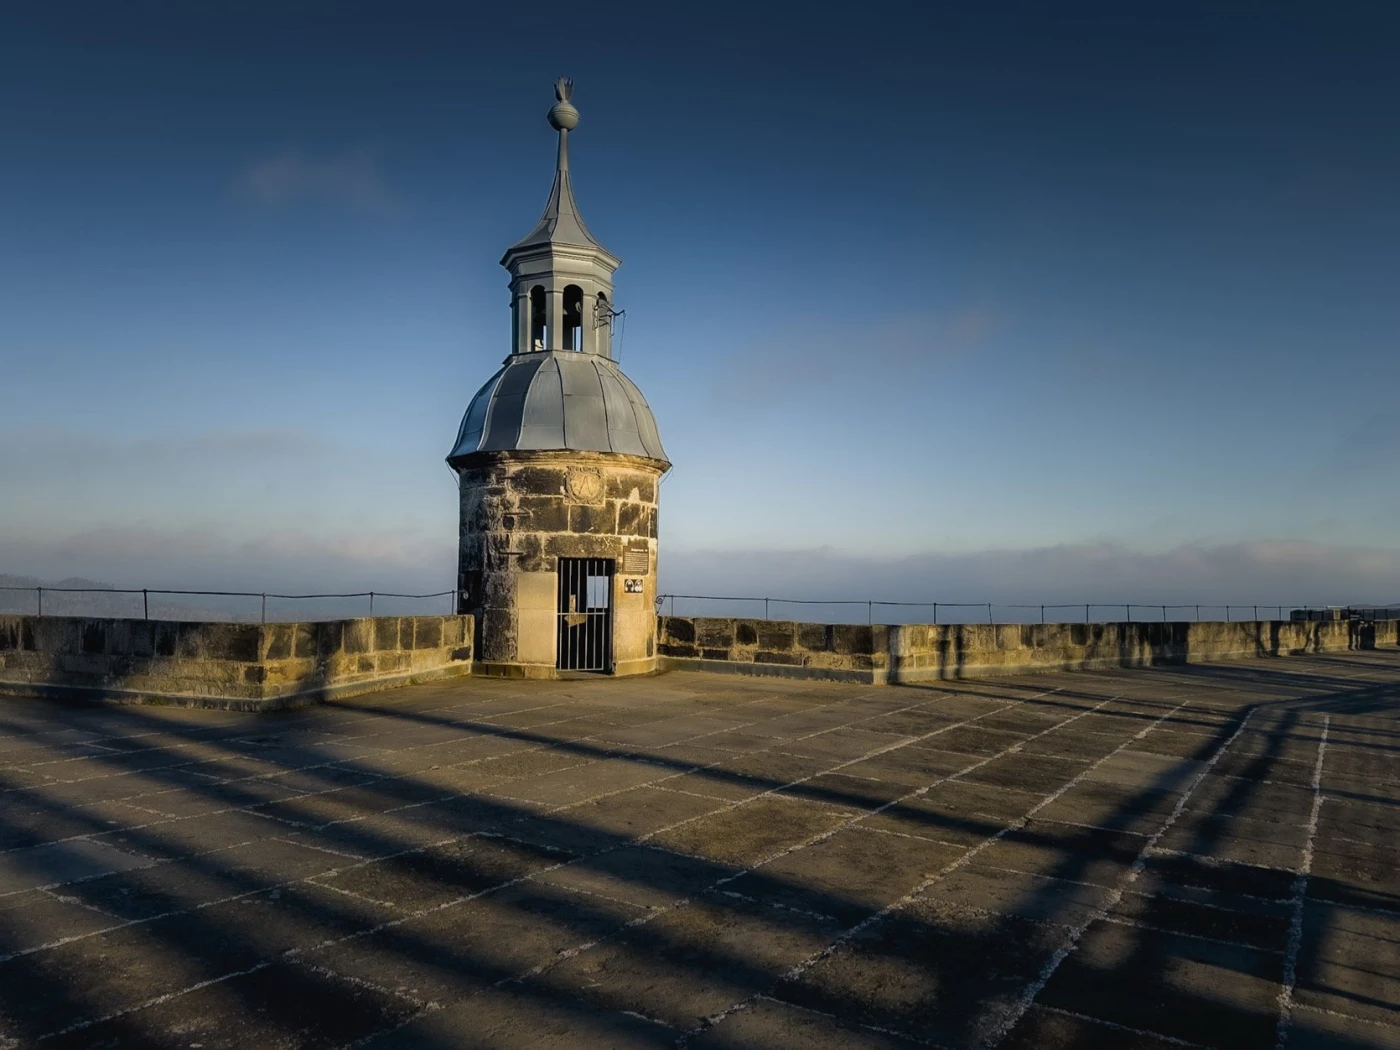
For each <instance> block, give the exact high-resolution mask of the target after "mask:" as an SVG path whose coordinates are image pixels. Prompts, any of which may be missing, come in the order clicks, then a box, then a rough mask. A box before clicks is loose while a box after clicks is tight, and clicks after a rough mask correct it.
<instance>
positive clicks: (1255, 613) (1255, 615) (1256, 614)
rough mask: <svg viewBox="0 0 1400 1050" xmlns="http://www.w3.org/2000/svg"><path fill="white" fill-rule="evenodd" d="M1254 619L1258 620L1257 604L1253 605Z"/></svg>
mask: <svg viewBox="0 0 1400 1050" xmlns="http://www.w3.org/2000/svg"><path fill="white" fill-rule="evenodd" d="M1254 619H1255V621H1256V622H1258V620H1259V606H1257V605H1256V606H1255V607H1254Z"/></svg>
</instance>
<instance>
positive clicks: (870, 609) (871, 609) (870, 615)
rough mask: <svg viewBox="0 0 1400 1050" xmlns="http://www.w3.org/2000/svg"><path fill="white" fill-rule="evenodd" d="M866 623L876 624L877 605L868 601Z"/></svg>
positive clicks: (866, 604)
mask: <svg viewBox="0 0 1400 1050" xmlns="http://www.w3.org/2000/svg"><path fill="white" fill-rule="evenodd" d="M865 622H866V623H867V624H874V622H875V603H874V602H872V601H867V602H866V603H865Z"/></svg>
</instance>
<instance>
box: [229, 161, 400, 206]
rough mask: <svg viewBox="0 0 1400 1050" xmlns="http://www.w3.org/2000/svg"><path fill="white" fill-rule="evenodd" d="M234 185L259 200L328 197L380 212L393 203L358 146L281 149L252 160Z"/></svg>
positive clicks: (286, 201)
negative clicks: (314, 151)
mask: <svg viewBox="0 0 1400 1050" xmlns="http://www.w3.org/2000/svg"><path fill="white" fill-rule="evenodd" d="M237 185H238V189H239V191H240V192H241V193H242V194H243V195H244V196H246V197H248V198H250V199H252V200H255V201H259V202H261V203H264V204H296V203H300V202H302V201H327V202H330V203H332V204H339V205H342V206H344V207H348V208H352V209H354V210H356V211H366V212H382V211H386V210H388V209H390V208H392V207H393V206H394V203H395V201H394V197H393V195H392V194H391V193H390V192H389V188H388V186H387V185H386V183H385V181H384V177H383V175H382V174H381V173H380V171H379V167H378V165H377V163H376V162H375V160H374V158H373V157H371V156H370V155H369V154H368V153H366V152H364V151H363V150H351V151H350V152H347V153H341V154H339V155H336V156H330V157H311V156H307V155H306V154H304V153H299V152H289V153H283V154H281V155H280V156H276V157H269V158H267V159H266V160H261V161H258V162H257V163H256V164H254V165H252V166H251V167H250V168H248V170H247V171H245V172H243V173H242V175H240V176H239V177H238V183H237Z"/></svg>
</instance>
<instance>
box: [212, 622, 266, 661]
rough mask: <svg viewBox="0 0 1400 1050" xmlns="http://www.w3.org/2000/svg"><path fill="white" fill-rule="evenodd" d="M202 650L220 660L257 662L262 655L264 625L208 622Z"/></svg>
mask: <svg viewBox="0 0 1400 1050" xmlns="http://www.w3.org/2000/svg"><path fill="white" fill-rule="evenodd" d="M203 626H204V627H205V628H206V629H205V631H203V632H202V636H203V637H202V644H201V651H206V652H207V653H208V654H209V655H210V656H211V657H213V658H216V659H220V660H235V661H237V662H239V663H256V662H257V661H258V660H259V659H261V657H262V652H261V650H262V627H261V626H259V625H258V624H228V623H223V624H206V625H203Z"/></svg>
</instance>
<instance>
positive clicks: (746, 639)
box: [734, 621, 758, 645]
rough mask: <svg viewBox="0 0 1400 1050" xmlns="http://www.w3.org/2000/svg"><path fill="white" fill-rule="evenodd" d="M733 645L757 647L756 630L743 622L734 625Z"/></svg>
mask: <svg viewBox="0 0 1400 1050" xmlns="http://www.w3.org/2000/svg"><path fill="white" fill-rule="evenodd" d="M734 643H735V644H736V645H757V644H758V628H756V627H755V626H754V625H753V624H751V623H745V622H744V621H740V622H739V623H736V624H735V625H734Z"/></svg>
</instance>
